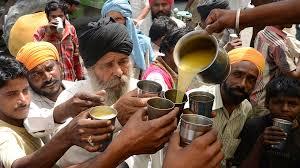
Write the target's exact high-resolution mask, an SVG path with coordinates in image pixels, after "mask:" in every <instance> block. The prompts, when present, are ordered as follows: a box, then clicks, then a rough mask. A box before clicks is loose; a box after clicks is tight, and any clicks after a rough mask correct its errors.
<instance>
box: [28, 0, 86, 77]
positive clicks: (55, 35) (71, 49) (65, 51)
mask: <svg viewBox="0 0 300 168" xmlns="http://www.w3.org/2000/svg"><path fill="white" fill-rule="evenodd" d="M45 13H46V15H47V19H48V21H49V23H48V25H45V26H42V27H40V28H39V29H38V30H37V32H36V33H35V34H34V35H33V37H34V40H35V41H47V42H50V43H52V44H53V45H54V46H55V47H56V48H57V50H58V53H59V54H60V59H61V61H60V62H61V64H62V67H63V69H62V70H63V72H64V79H65V80H70V81H75V80H82V79H84V69H83V66H82V65H81V57H80V55H79V50H78V38H77V35H76V30H75V28H74V26H73V25H71V24H70V22H69V21H68V20H67V19H66V9H65V6H64V4H63V3H61V2H58V1H50V2H48V3H47V4H46V7H45ZM57 18H60V19H61V20H62V22H63V26H64V29H63V31H62V32H58V31H57V25H58V21H57Z"/></svg>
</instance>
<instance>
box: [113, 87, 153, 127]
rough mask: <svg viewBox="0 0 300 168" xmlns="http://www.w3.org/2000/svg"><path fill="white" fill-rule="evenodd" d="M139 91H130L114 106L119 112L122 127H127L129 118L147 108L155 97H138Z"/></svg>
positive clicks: (118, 116)
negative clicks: (148, 103)
mask: <svg viewBox="0 0 300 168" xmlns="http://www.w3.org/2000/svg"><path fill="white" fill-rule="evenodd" d="M137 95H138V92H137V89H135V90H133V91H130V92H128V93H126V94H124V95H123V96H121V97H120V98H119V100H118V101H117V102H116V103H115V104H114V108H115V109H116V110H117V111H118V115H117V118H118V121H119V122H120V123H121V125H123V126H124V125H125V124H126V122H127V121H128V120H129V118H130V117H131V116H132V115H133V114H134V113H135V112H136V111H138V110H139V109H140V108H143V107H146V106H147V101H148V100H149V99H150V98H151V96H152V97H153V95H145V97H143V98H140V97H137Z"/></svg>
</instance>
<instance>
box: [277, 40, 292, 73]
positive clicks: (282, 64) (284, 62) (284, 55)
mask: <svg viewBox="0 0 300 168" xmlns="http://www.w3.org/2000/svg"><path fill="white" fill-rule="evenodd" d="M274 60H275V63H276V65H277V66H278V68H279V69H280V71H281V72H283V73H289V72H291V71H294V70H296V64H295V62H294V59H293V57H292V55H291V54H290V52H289V51H288V50H287V49H286V50H285V49H284V48H282V47H280V46H277V47H276V48H275V49H274Z"/></svg>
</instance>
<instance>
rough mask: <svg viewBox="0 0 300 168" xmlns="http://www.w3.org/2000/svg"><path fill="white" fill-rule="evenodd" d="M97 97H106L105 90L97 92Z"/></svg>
mask: <svg viewBox="0 0 300 168" xmlns="http://www.w3.org/2000/svg"><path fill="white" fill-rule="evenodd" d="M96 95H98V96H106V95H107V93H106V91H105V90H100V91H98V92H96Z"/></svg>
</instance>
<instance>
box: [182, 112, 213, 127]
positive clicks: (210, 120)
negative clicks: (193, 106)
mask: <svg viewBox="0 0 300 168" xmlns="http://www.w3.org/2000/svg"><path fill="white" fill-rule="evenodd" d="M184 116H195V117H199V118H202V119H205V120H208V121H209V122H211V124H206V125H204V124H196V123H192V122H189V121H186V120H185V119H183V117H184ZM180 119H181V121H183V122H185V123H187V124H191V125H195V126H202V127H203V126H204V127H207V126H212V125H213V120H212V119H210V118H208V117H205V116H203V115H198V114H182V115H181V116H180Z"/></svg>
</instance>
